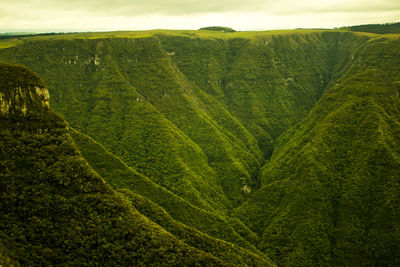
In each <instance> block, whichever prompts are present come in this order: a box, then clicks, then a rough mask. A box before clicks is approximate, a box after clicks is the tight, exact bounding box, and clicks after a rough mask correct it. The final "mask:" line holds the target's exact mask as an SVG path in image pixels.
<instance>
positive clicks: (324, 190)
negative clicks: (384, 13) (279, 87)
mask: <svg viewBox="0 0 400 267" xmlns="http://www.w3.org/2000/svg"><path fill="white" fill-rule="evenodd" d="M399 108H400V103H399V95H398V89H396V88H395V87H393V85H392V84H391V82H390V80H389V79H388V77H387V75H385V74H384V73H382V72H379V71H376V70H370V71H366V72H363V73H361V74H357V75H354V76H352V77H351V78H349V79H347V80H345V81H343V82H342V83H341V84H339V85H337V86H335V87H333V88H331V89H330V90H328V91H327V92H326V93H325V94H324V95H323V97H322V98H321V99H320V101H319V102H318V104H317V105H316V106H315V107H314V108H313V110H312V111H311V112H310V114H309V115H308V116H307V117H306V118H305V120H304V121H303V122H302V123H300V124H298V125H297V126H295V127H293V128H292V129H290V130H289V131H287V132H286V133H285V134H284V135H283V136H282V137H281V138H280V142H281V145H280V146H279V148H277V149H276V150H275V152H274V154H273V156H272V159H271V161H270V162H269V163H268V164H267V165H265V167H264V169H263V171H262V175H261V176H262V185H263V186H262V188H261V189H260V190H258V191H257V192H256V193H255V194H254V195H253V196H252V198H251V199H250V200H248V201H247V202H246V203H245V204H243V205H242V206H241V207H239V208H238V209H236V210H235V213H236V215H237V216H239V218H241V219H242V221H243V222H245V223H246V224H247V225H249V226H250V228H252V229H253V230H254V231H256V232H258V233H260V234H261V235H262V237H261V242H260V243H259V246H258V247H259V248H260V249H261V250H262V251H265V252H266V253H267V254H268V255H270V256H272V259H273V260H276V262H277V263H278V264H282V265H293V264H299V265H336V266H343V265H352V266H362V265H369V264H371V265H374V266H383V265H397V264H398V262H397V259H398V258H399V256H400V255H399V254H398V252H399V251H400V250H399V245H398V244H400V242H399V241H400V234H399V232H398V230H397V229H399V226H400V225H399V222H400V220H399V219H400V217H399V216H400V213H399V208H400V207H399V205H398V203H399V197H400V195H399V194H398V192H399V189H400V186H399V183H398V173H399V171H400V168H399V166H400V164H399V163H400V150H399V147H400V146H399V145H400V139H399V132H400V124H399V118H400V117H399V115H400V113H399V110H400V109H399ZM250 218H251V219H250Z"/></svg>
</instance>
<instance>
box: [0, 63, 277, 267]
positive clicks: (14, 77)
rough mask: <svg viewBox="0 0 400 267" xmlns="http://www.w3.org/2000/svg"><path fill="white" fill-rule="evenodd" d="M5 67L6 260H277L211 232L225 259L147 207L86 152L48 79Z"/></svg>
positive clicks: (1, 142)
mask: <svg viewBox="0 0 400 267" xmlns="http://www.w3.org/2000/svg"><path fill="white" fill-rule="evenodd" d="M0 73H2V74H7V75H1V80H0V93H1V106H2V109H1V114H0V125H1V127H0V129H1V132H0V135H1V138H0V152H1V153H0V155H1V158H0V164H1V165H0V183H1V187H0V188H1V194H0V200H1V201H0V211H1V214H2V216H1V218H0V229H1V231H0V248H1V253H0V263H1V264H5V265H7V266H8V265H24V266H32V265H65V266H68V265H123V266H128V265H154V266H160V265H162V264H167V265H181V266H188V265H193V266H195V265H198V266H202V265H224V266H231V265H232V263H237V259H235V257H233V256H232V257H226V255H228V256H229V253H231V252H230V251H235V254H237V255H241V256H242V257H243V258H246V261H249V262H252V263H253V264H256V265H272V263H271V262H269V261H268V260H267V259H265V258H264V257H262V256H257V255H255V254H253V253H251V252H249V251H246V250H243V249H239V248H235V247H234V246H233V245H232V244H229V243H227V242H223V241H219V240H216V239H210V238H209V237H207V236H205V235H203V236H202V238H203V239H204V240H206V241H205V242H206V243H207V245H206V249H207V251H210V252H211V253H214V249H213V248H214V245H215V247H216V248H218V250H217V251H218V255H225V259H224V260H221V259H219V258H218V257H215V256H213V255H212V254H210V253H207V252H205V251H204V250H202V248H204V246H202V247H201V249H196V248H194V247H191V246H189V245H187V244H186V243H184V242H183V241H181V240H180V239H179V238H182V236H179V237H176V236H174V235H173V234H171V233H169V232H167V231H166V230H165V229H163V228H162V227H160V226H159V225H157V224H156V223H154V222H152V221H151V220H149V219H148V218H146V217H145V216H144V215H142V214H140V213H139V212H138V211H137V210H136V209H135V208H134V206H132V202H131V201H130V200H129V199H128V198H127V197H125V196H124V195H123V194H121V193H117V192H116V191H114V190H113V189H112V188H111V187H110V186H109V185H108V184H107V183H106V182H105V181H104V180H103V178H102V177H100V176H99V175H98V174H97V173H96V172H95V171H94V170H93V169H92V168H91V167H90V166H89V164H88V163H87V162H86V161H85V159H84V158H83V157H82V156H81V154H80V153H79V151H78V149H77V148H76V146H75V143H74V142H73V140H72V138H71V136H70V134H69V127H68V125H67V123H66V122H65V121H64V119H63V118H62V117H60V115H58V114H56V113H55V112H54V111H52V110H51V109H50V108H49V107H48V105H47V104H46V100H47V98H46V97H45V96H46V94H40V92H42V91H40V90H39V89H41V90H44V91H46V88H45V87H44V84H43V82H42V81H41V80H40V79H39V78H38V77H37V76H36V75H35V74H33V73H32V72H30V71H29V70H27V69H25V68H23V67H20V66H14V65H9V64H3V63H0ZM128 197H130V195H129V194H128ZM136 197H141V196H139V195H136ZM141 199H142V201H144V200H145V198H143V197H141ZM194 233H195V231H193V234H194ZM190 234H192V232H190ZM200 239H201V238H200ZM198 247H199V246H198ZM231 260H232V263H231Z"/></svg>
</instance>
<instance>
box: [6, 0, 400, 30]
mask: <svg viewBox="0 0 400 267" xmlns="http://www.w3.org/2000/svg"><path fill="white" fill-rule="evenodd" d="M395 21H400V1H398V0H395V1H393V0H370V1H365V0H363V1H361V0H335V1H332V0H308V1H301V2H299V1H293V0H280V1H276V0H275V1H271V0H267V1H260V0H247V1H246V2H245V1H242V0H240V1H239V0H230V1H228V0H219V1H215V0H213V1H198V0H197V1H183V0H171V1H158V0H157V1H156V0H147V1H143V0H140V1H139V0H129V1H128V0H113V1H109V0H97V1H95V0H88V1H85V2H83V1H81V0H69V1H52V0H31V1H26V0H2V2H1V3H0V32H1V31H3V32H4V31H30V30H33V31H101V30H139V29H154V28H167V29H197V28H199V27H203V26H210V25H222V26H229V27H232V28H235V29H237V30H252V29H276V28H300V27H302V28H305V27H316V28H317V27H318V28H324V27H328V28H330V27H337V26H344V25H354V24H366V23H384V22H395Z"/></svg>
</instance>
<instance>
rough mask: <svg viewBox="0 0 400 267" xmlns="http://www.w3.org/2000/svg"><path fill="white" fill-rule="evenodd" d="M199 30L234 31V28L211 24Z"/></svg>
mask: <svg viewBox="0 0 400 267" xmlns="http://www.w3.org/2000/svg"><path fill="white" fill-rule="evenodd" d="M199 30H203V31H217V32H236V31H235V30H234V29H232V28H229V27H221V26H211V27H203V28H200V29H199Z"/></svg>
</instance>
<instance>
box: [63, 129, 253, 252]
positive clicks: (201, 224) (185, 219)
mask: <svg viewBox="0 0 400 267" xmlns="http://www.w3.org/2000/svg"><path fill="white" fill-rule="evenodd" d="M71 135H72V137H73V139H74V141H75V143H76V144H77V145H78V146H79V148H80V151H81V153H82V155H83V156H84V157H85V159H86V160H87V161H88V162H89V164H90V165H91V166H92V167H93V168H94V170H95V171H96V172H97V173H98V174H100V175H101V176H102V177H103V178H104V179H105V180H106V181H107V182H108V183H109V184H110V185H111V186H113V187H114V188H115V189H124V190H127V189H128V190H130V191H132V192H135V193H137V194H140V195H142V196H144V197H146V198H147V199H148V201H152V202H154V203H157V204H158V205H159V206H161V207H162V208H163V209H164V210H165V211H166V212H168V213H169V215H168V216H171V217H173V218H174V219H175V220H178V221H180V222H182V223H184V224H186V225H188V226H190V227H192V228H195V229H198V230H200V231H202V232H203V233H206V234H208V235H210V236H213V237H216V238H220V239H223V240H226V241H229V242H232V243H234V244H238V245H239V246H241V247H244V248H248V249H251V250H253V251H255V252H258V251H257V250H256V249H255V247H254V246H253V245H251V243H253V244H254V243H256V242H257V241H258V236H257V235H256V234H254V233H253V232H252V231H250V230H249V229H248V228H247V227H246V226H244V225H243V224H241V223H237V222H235V220H234V219H232V218H227V217H225V216H221V215H219V214H218V213H215V212H210V211H207V210H202V209H200V208H198V207H196V206H194V205H192V204H190V203H188V202H187V201H185V200H184V199H183V198H182V197H180V196H177V195H175V194H174V193H172V192H170V191H168V190H167V189H165V188H164V187H162V186H159V185H157V184H156V183H154V182H152V181H151V180H150V179H148V178H147V177H145V176H143V175H141V174H139V173H138V172H137V171H135V170H134V169H132V168H130V167H128V166H127V165H126V164H125V163H124V162H123V161H122V160H121V159H119V158H117V157H116V156H114V155H113V154H111V153H110V152H108V151H107V150H106V149H105V148H104V147H102V146H101V145H100V144H98V143H97V142H96V141H94V140H93V139H91V138H90V137H88V136H86V135H84V134H82V133H80V132H78V131H76V130H72V131H71ZM238 233H240V235H239V234H238ZM244 238H245V239H244ZM249 242H250V243H249Z"/></svg>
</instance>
